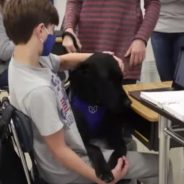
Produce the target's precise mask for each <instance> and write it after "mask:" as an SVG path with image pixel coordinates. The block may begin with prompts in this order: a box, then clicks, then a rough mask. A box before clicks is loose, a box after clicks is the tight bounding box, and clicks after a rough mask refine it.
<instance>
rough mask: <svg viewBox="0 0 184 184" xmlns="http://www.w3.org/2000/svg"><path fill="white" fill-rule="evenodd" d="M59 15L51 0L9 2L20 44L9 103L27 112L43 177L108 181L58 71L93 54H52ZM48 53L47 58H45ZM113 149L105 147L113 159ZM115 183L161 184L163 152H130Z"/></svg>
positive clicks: (8, 19) (55, 182)
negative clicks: (94, 163)
mask: <svg viewBox="0 0 184 184" xmlns="http://www.w3.org/2000/svg"><path fill="white" fill-rule="evenodd" d="M58 22H59V18H58V13H57V11H56V9H55V8H54V6H53V5H52V4H51V3H50V1H48V0H39V1H38V0H11V1H9V2H8V3H7V4H6V5H5V9H4V25H5V28H6V31H7V34H8V36H9V38H10V39H11V40H13V42H14V43H15V50H14V53H13V56H12V58H11V61H10V65H9V91H10V102H11V104H12V105H14V106H15V107H16V108H17V109H18V110H20V111H22V112H23V113H25V114H26V115H28V116H29V117H30V118H31V119H32V121H33V124H32V128H33V132H34V151H35V157H36V160H37V163H38V167H39V172H40V175H41V176H42V177H43V179H45V180H46V181H47V182H48V183H50V184H51V183H52V184H82V183H83V184H90V183H98V184H105V182H104V181H102V180H100V179H99V178H97V177H96V175H95V171H94V169H93V167H92V166H91V164H90V162H89V158H88V156H87V153H86V150H85V147H84V145H83V142H82V139H81V136H80V134H79V132H78V129H77V126H76V122H75V119H74V116H73V113H72V111H71V108H70V104H69V101H68V98H67V95H66V93H65V89H64V87H63V84H62V82H61V81H60V79H59V78H58V77H57V75H56V73H57V71H58V70H61V69H62V70H65V69H74V68H75V67H76V66H77V65H79V64H80V63H81V62H85V60H86V59H87V58H89V57H91V55H92V54H91V53H86V54H82V53H71V54H66V55H62V56H56V55H52V54H50V51H51V48H52V46H53V44H54V42H55V37H54V35H53V30H54V26H55V25H57V24H58ZM40 56H43V57H40ZM111 153H112V150H104V151H103V154H104V157H105V158H106V159H107V160H108V159H109V157H110V155H111ZM112 174H113V176H114V180H113V181H112V182H110V184H115V183H117V182H118V181H120V180H121V179H122V178H139V180H140V181H142V182H143V183H144V184H146V183H147V184H158V156H157V155H155V154H146V153H145V154H144V153H138V152H128V153H127V155H126V157H120V158H119V159H118V161H117V164H116V166H115V167H114V168H113V169H112Z"/></svg>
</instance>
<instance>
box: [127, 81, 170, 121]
mask: <svg viewBox="0 0 184 184" xmlns="http://www.w3.org/2000/svg"><path fill="white" fill-rule="evenodd" d="M171 84H172V83H171V82H170V81H169V82H154V83H138V84H129V85H124V86H123V88H124V90H125V92H126V93H127V94H128V92H130V91H136V90H145V89H156V88H165V87H170V86H171ZM128 96H129V95H128ZM129 98H130V99H131V101H132V105H131V106H132V109H133V110H134V111H135V112H136V113H138V114H139V115H140V116H142V117H143V118H145V119H146V120H148V121H150V122H158V113H156V112H155V111H153V110H151V109H150V108H148V107H146V106H145V105H143V104H141V103H140V102H138V101H137V100H135V99H133V98H132V97H130V96H129Z"/></svg>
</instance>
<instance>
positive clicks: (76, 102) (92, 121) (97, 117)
mask: <svg viewBox="0 0 184 184" xmlns="http://www.w3.org/2000/svg"><path fill="white" fill-rule="evenodd" d="M71 104H72V107H73V108H74V109H75V110H77V111H79V112H80V113H82V115H83V118H84V119H85V121H86V122H87V123H88V126H89V128H90V130H91V131H92V132H93V133H95V132H96V131H95V130H96V129H97V128H98V127H99V126H100V122H101V120H102V119H103V117H104V114H105V108H104V107H100V106H98V105H90V104H88V103H86V102H84V101H82V100H81V99H79V98H78V97H77V96H74V97H72V100H71Z"/></svg>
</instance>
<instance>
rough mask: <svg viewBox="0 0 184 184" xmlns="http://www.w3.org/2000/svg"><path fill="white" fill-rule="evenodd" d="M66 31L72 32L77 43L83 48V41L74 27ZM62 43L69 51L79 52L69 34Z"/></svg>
mask: <svg viewBox="0 0 184 184" xmlns="http://www.w3.org/2000/svg"><path fill="white" fill-rule="evenodd" d="M66 31H67V32H70V33H71V34H72V35H73V36H74V37H75V39H76V42H77V45H78V47H79V49H81V47H82V46H81V43H80V41H79V39H78V38H77V36H76V34H75V33H74V31H73V29H71V28H68V29H66ZM62 45H63V46H64V47H65V48H66V50H67V52H68V53H71V52H77V49H76V48H75V46H74V43H73V40H72V38H71V37H70V36H67V35H66V36H64V38H63V42H62Z"/></svg>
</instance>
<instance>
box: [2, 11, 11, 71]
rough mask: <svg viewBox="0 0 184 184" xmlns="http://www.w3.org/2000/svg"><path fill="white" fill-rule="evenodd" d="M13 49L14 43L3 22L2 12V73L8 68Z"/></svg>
mask: <svg viewBox="0 0 184 184" xmlns="http://www.w3.org/2000/svg"><path fill="white" fill-rule="evenodd" d="M13 49H14V44H13V42H12V41H11V40H10V39H9V38H8V36H7V34H6V31H5V28H4V24H3V17H2V14H1V12H0V73H2V72H3V71H4V70H5V69H7V67H8V61H9V60H10V58H11V56H12V53H13Z"/></svg>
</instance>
